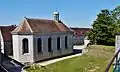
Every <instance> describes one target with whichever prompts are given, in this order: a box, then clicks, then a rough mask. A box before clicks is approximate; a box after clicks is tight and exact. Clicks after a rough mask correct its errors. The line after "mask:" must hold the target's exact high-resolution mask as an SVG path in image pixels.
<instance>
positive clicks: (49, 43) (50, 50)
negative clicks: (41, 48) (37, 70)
mask: <svg viewBox="0 0 120 72" xmlns="http://www.w3.org/2000/svg"><path fill="white" fill-rule="evenodd" d="M51 44H52V43H51V38H48V52H52V47H51Z"/></svg>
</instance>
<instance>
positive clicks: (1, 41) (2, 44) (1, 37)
mask: <svg viewBox="0 0 120 72" xmlns="http://www.w3.org/2000/svg"><path fill="white" fill-rule="evenodd" d="M0 43H1V49H2V50H1V52H2V53H4V41H3V36H2V33H1V30H0Z"/></svg>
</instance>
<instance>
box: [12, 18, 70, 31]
mask: <svg viewBox="0 0 120 72" xmlns="http://www.w3.org/2000/svg"><path fill="white" fill-rule="evenodd" d="M69 31H71V29H70V28H68V27H67V26H66V25H65V24H63V23H62V22H61V21H59V22H58V21H55V20H45V19H34V18H26V19H24V21H23V22H22V23H21V24H20V25H19V26H18V27H17V28H16V29H15V30H14V31H12V33H51V32H69Z"/></svg>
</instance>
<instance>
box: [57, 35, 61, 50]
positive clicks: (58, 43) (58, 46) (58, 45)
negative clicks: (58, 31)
mask: <svg viewBox="0 0 120 72" xmlns="http://www.w3.org/2000/svg"><path fill="white" fill-rule="evenodd" d="M57 50H60V37H58V38H57Z"/></svg>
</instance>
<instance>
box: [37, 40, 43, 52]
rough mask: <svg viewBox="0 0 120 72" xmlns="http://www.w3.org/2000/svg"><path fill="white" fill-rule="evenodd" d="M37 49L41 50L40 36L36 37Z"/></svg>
mask: <svg viewBox="0 0 120 72" xmlns="http://www.w3.org/2000/svg"><path fill="white" fill-rule="evenodd" d="M37 49H38V53H39V52H42V40H41V38H38V40H37Z"/></svg>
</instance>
